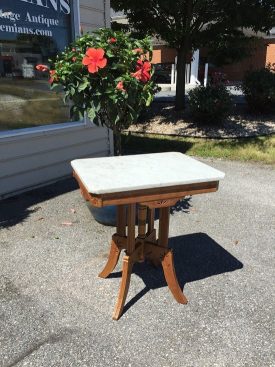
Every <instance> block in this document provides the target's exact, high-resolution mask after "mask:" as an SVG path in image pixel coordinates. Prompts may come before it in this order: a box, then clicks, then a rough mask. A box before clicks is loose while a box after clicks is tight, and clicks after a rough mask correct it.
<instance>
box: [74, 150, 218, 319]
mask: <svg viewBox="0 0 275 367" xmlns="http://www.w3.org/2000/svg"><path fill="white" fill-rule="evenodd" d="M71 165H72V167H73V174H74V177H75V178H76V180H77V181H78V183H79V186H80V190H81V193H82V195H83V196H84V198H85V199H86V200H88V201H90V202H91V204H92V205H94V206H96V207H103V206H107V205H117V230H116V233H115V234H114V235H113V236H112V241H111V248H110V254H109V258H108V261H107V264H106V265H105V268H104V269H103V271H102V272H101V273H100V274H99V276H100V277H102V278H106V277H108V275H109V274H110V273H111V272H112V271H113V270H114V268H115V266H116V264H117V262H118V259H119V255H120V253H121V251H122V250H125V255H124V257H123V269H122V279H121V285H120V290H119V295H118V300H117V303H116V306H115V309H114V313H113V319H115V320H118V319H119V317H120V316H121V314H122V312H123V307H124V304H125V301H126V297H127V293H128V288H129V284H130V276H131V271H132V266H133V264H134V263H135V262H137V261H138V262H141V261H144V260H145V259H146V260H149V261H151V262H152V263H153V264H154V265H160V264H161V265H162V267H163V271H164V275H165V279H166V281H167V284H168V287H169V289H170V291H171V292H172V294H173V296H174V297H175V299H176V300H177V301H178V302H179V303H184V304H186V303H187V299H186V297H185V295H184V294H183V292H182V290H181V288H180V286H179V284H178V281H177V277H176V273H175V269H174V263H173V254H172V250H171V249H169V248H168V234H169V213H170V206H172V205H175V204H176V202H177V201H178V200H180V199H182V198H183V197H185V196H187V195H195V194H202V193H210V192H214V191H217V189H218V186H219V181H220V180H221V179H223V178H224V173H223V172H221V171H218V170H217V169H214V168H212V167H210V166H208V165H206V164H204V163H201V162H199V161H197V160H196V159H193V158H190V157H189V156H187V155H184V154H182V153H176V152H168V153H155V154H140V155H131V156H118V157H105V158H86V159H76V160H74V161H72V162H71ZM136 205H137V211H138V233H137V236H136V229H135V220H136ZM126 208H127V210H126ZM155 208H159V230H158V238H157V236H156V230H155V228H154V219H155ZM126 229H127V231H126Z"/></svg>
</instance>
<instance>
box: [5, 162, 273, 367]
mask: <svg viewBox="0 0 275 367" xmlns="http://www.w3.org/2000/svg"><path fill="white" fill-rule="evenodd" d="M204 161H205V162H206V163H208V164H210V165H212V166H213V167H216V168H218V169H220V170H222V171H224V172H225V173H226V176H225V179H224V180H223V181H222V182H221V184H220V188H219V191H218V192H216V193H211V194H203V195H197V196H193V197H191V198H187V199H186V200H185V201H183V202H182V203H180V204H179V205H177V206H176V208H174V209H173V213H172V215H171V221H170V224H171V228H170V245H171V247H173V249H174V255H175V259H176V261H175V266H176V272H177V275H178V279H179V282H180V284H181V285H182V286H183V287H184V292H185V295H186V296H187V298H188V299H189V303H188V304H187V305H180V304H178V303H176V301H175V300H174V299H173V297H172V295H171V294H170V292H169V290H168V288H167V286H166V284H165V281H164V277H163V273H162V270H161V269H155V268H152V267H151V266H149V265H148V264H138V265H136V266H135V268H134V273H133V275H132V278H131V285H130V290H129V294H128V298H127V304H126V307H125V312H124V314H123V315H122V317H121V319H120V320H119V321H113V320H112V318H111V315H112V310H113V307H114V304H115V301H116V297H117V293H118V288H119V282H120V269H121V263H119V264H118V266H117V268H116V270H115V272H114V273H113V274H112V276H111V277H110V278H108V279H99V278H98V277H97V274H98V273H99V272H100V270H101V269H102V267H103V265H104V263H105V261H106V258H107V253H108V247H109V245H108V244H109V240H110V237H111V234H112V233H113V232H114V228H113V227H104V226H102V225H100V224H99V223H97V222H95V221H94V220H93V219H92V217H91V215H90V212H89V210H88V208H87V206H86V204H85V202H84V201H83V199H82V198H81V196H80V193H79V190H78V189H77V188H76V185H75V183H74V182H73V181H71V180H67V181H63V182H60V183H58V184H55V185H51V186H48V187H46V188H43V189H39V190H33V191H32V192H30V193H26V194H22V195H20V196H18V197H16V198H10V199H8V200H5V201H3V202H1V203H0V366H1V367H11V366H16V367H21V366H35V367H51V366H66V367H67V366H73V367H78V366H79V367H85V366H89V367H101V366H102V367H107V366H110V367H116V366H120V367H124V366H125V367H126V366H127V367H143V366H144V367H145V366H146V367H147V366H148V367H183V366H185V367H215V366H217V367H271V366H273V367H274V366H275V357H274V350H275V348H274V344H273V343H274V314H275V312H274V311H275V310H274V293H275V292H274V278H275V274H274V239H275V231H274V217H275V206H274V204H275V171H274V168H272V167H269V166H264V165H259V164H248V163H239V162H230V161H222V160H211V159H209V160H204Z"/></svg>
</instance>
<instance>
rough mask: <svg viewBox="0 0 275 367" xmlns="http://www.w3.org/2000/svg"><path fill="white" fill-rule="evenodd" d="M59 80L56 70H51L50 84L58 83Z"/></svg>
mask: <svg viewBox="0 0 275 367" xmlns="http://www.w3.org/2000/svg"><path fill="white" fill-rule="evenodd" d="M57 79H58V78H57V76H56V70H50V79H49V83H50V84H52V83H53V82H54V81H56V80H57Z"/></svg>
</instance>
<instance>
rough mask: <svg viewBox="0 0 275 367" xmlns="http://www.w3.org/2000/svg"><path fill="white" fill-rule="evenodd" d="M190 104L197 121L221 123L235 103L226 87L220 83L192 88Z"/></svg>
mask: <svg viewBox="0 0 275 367" xmlns="http://www.w3.org/2000/svg"><path fill="white" fill-rule="evenodd" d="M189 106H190V112H191V116H192V118H193V120H195V121H196V122H201V123H211V124H219V123H221V122H222V121H223V120H224V119H225V118H226V117H227V116H228V115H229V114H230V112H231V109H232V106H233V104H232V99H231V96H230V93H229V92H228V91H227V89H226V87H225V86H224V85H222V84H218V85H208V86H207V87H203V86H200V87H197V88H195V89H193V90H191V91H190V93H189Z"/></svg>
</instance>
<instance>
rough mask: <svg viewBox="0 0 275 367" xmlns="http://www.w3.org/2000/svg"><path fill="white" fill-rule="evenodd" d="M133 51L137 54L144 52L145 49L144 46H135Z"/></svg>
mask: <svg viewBox="0 0 275 367" xmlns="http://www.w3.org/2000/svg"><path fill="white" fill-rule="evenodd" d="M133 52H134V53H135V54H143V49H142V48H140V47H139V48H134V49H133Z"/></svg>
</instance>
